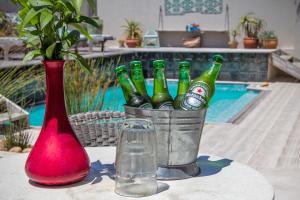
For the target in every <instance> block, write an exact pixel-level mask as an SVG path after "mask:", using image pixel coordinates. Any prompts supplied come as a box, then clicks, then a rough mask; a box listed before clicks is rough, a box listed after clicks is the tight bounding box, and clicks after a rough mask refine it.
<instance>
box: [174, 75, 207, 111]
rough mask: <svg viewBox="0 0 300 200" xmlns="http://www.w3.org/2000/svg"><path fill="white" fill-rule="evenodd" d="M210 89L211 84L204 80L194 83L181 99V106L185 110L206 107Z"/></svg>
mask: <svg viewBox="0 0 300 200" xmlns="http://www.w3.org/2000/svg"><path fill="white" fill-rule="evenodd" d="M209 90H210V87H209V85H208V84H206V83H204V82H202V81H200V82H196V83H194V84H193V85H192V86H191V87H190V88H189V90H188V92H187V93H186V95H185V97H184V98H183V100H182V101H181V103H180V107H181V108H182V109H184V110H199V109H201V108H203V107H205V106H206V105H207V103H208V101H207V100H208V96H209Z"/></svg>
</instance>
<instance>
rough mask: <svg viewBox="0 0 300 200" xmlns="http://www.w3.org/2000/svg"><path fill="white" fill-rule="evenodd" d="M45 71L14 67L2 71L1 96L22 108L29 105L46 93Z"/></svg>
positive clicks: (0, 76) (37, 67)
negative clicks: (36, 97)
mask: <svg viewBox="0 0 300 200" xmlns="http://www.w3.org/2000/svg"><path fill="white" fill-rule="evenodd" d="M44 77H45V72H44V69H43V68H41V67H39V66H35V67H30V68H24V67H14V68H10V69H2V70H0V94H2V95H3V96H5V97H7V98H8V99H10V100H12V101H13V102H15V103H17V104H18V105H20V106H22V107H27V106H28V105H29V103H31V102H29V99H32V98H34V97H35V94H36V93H42V92H43V91H44V87H43V84H42V82H43V80H44Z"/></svg>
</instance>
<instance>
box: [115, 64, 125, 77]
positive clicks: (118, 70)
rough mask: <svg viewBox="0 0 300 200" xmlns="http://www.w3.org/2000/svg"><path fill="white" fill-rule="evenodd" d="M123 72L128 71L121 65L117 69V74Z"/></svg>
mask: <svg viewBox="0 0 300 200" xmlns="http://www.w3.org/2000/svg"><path fill="white" fill-rule="evenodd" d="M123 71H127V69H126V66H125V65H120V66H118V67H116V68H115V73H116V74H117V75H118V74H120V73H121V72H123Z"/></svg>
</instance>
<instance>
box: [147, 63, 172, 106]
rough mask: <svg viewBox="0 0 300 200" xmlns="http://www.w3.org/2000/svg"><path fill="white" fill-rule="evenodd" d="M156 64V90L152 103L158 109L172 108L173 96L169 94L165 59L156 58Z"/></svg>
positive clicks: (154, 64)
mask: <svg viewBox="0 0 300 200" xmlns="http://www.w3.org/2000/svg"><path fill="white" fill-rule="evenodd" d="M153 66H154V92H153V97H152V105H153V107H154V108H156V109H162V110H170V109H174V107H173V98H172V97H171V95H170V94H169V90H168V84H167V80H166V78H165V61H163V60H155V61H154V62H153Z"/></svg>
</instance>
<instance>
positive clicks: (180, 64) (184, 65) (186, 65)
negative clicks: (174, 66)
mask: <svg viewBox="0 0 300 200" xmlns="http://www.w3.org/2000/svg"><path fill="white" fill-rule="evenodd" d="M190 66H191V65H190V62H188V61H182V62H180V63H179V68H182V67H186V68H190Z"/></svg>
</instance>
